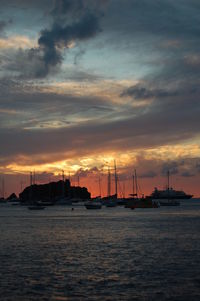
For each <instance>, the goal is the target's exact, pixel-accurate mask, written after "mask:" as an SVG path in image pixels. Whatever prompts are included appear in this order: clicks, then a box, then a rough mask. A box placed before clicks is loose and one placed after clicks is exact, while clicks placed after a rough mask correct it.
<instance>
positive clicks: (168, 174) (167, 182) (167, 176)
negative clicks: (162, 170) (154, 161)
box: [167, 170, 169, 190]
mask: <svg viewBox="0 0 200 301" xmlns="http://www.w3.org/2000/svg"><path fill="white" fill-rule="evenodd" d="M167 189H168V190H169V170H168V171H167Z"/></svg>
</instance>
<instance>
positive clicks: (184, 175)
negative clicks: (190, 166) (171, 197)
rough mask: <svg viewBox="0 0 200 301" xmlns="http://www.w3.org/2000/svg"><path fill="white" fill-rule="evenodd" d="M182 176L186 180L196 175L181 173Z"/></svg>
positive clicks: (187, 172)
mask: <svg viewBox="0 0 200 301" xmlns="http://www.w3.org/2000/svg"><path fill="white" fill-rule="evenodd" d="M181 176H182V177H185V178H189V177H194V176H195V175H194V173H191V172H190V171H184V172H182V173H181Z"/></svg>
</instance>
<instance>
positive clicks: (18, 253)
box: [0, 201, 200, 301]
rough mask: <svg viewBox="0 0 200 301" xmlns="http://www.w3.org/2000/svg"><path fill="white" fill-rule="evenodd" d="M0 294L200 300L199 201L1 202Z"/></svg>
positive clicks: (22, 297) (2, 296) (11, 296)
mask: <svg viewBox="0 0 200 301" xmlns="http://www.w3.org/2000/svg"><path fill="white" fill-rule="evenodd" d="M0 268H1V269H0V299H1V300H62V301H63V300H152V301H154V300H159V301H160V300H170V301H171V300H180V301H182V300H187V301H188V300H189V301H190V300H200V201H184V202H182V204H181V206H180V207H174V208H173V207H171V208H167V207H161V208H159V209H137V210H134V211H132V210H129V209H125V208H121V207H118V208H103V209H101V210H94V211H93V210H86V209H85V208H84V207H81V206H80V207H75V210H74V211H71V208H70V207H61V206H60V207H59V206H57V207H48V208H46V209H45V210H41V211H29V210H28V209H27V208H26V207H21V206H5V205H1V206H0Z"/></svg>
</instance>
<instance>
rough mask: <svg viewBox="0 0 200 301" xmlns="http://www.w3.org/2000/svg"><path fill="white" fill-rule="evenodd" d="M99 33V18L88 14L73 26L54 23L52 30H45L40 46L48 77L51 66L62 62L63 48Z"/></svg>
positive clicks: (42, 33) (39, 42)
mask: <svg viewBox="0 0 200 301" xmlns="http://www.w3.org/2000/svg"><path fill="white" fill-rule="evenodd" d="M99 31H100V28H99V21H98V17H97V16H95V15H94V14H92V13H86V14H85V15H84V16H83V17H82V18H81V19H80V20H78V21H76V22H74V23H73V24H70V25H66V26H63V25H61V24H58V23H54V24H53V26H52V28H51V29H50V30H47V29H45V30H43V31H42V32H41V36H40V38H39V40H38V44H39V46H40V48H39V49H40V50H42V52H43V56H42V60H43V61H44V64H45V67H46V75H47V74H48V73H49V69H50V67H51V66H53V67H54V66H56V65H58V64H60V63H61V62H62V52H61V51H62V49H63V48H68V47H69V46H70V42H72V41H77V40H78V41H81V40H86V39H88V38H91V37H94V36H95V35H96V34H97V33H98V32H99ZM43 75H45V74H43Z"/></svg>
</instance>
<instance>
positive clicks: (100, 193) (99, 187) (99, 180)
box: [99, 176, 101, 197]
mask: <svg viewBox="0 0 200 301" xmlns="http://www.w3.org/2000/svg"><path fill="white" fill-rule="evenodd" d="M99 195H100V197H101V178H100V176H99Z"/></svg>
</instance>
